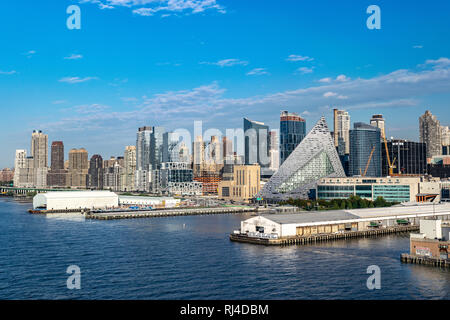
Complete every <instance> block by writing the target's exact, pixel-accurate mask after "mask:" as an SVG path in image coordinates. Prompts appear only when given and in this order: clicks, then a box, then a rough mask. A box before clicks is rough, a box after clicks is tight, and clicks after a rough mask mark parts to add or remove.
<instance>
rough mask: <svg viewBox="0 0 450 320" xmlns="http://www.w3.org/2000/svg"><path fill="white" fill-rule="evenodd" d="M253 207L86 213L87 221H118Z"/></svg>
mask: <svg viewBox="0 0 450 320" xmlns="http://www.w3.org/2000/svg"><path fill="white" fill-rule="evenodd" d="M254 211H255V208H251V207H224V208H178V209H166V210H151V211H138V212H133V211H122V212H105V213H90V212H88V213H86V215H85V217H86V219H93V220H116V219H139V218H158V217H178V216H196V215H212V214H237V213H249V212H254Z"/></svg>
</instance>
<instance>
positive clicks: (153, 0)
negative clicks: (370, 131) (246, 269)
mask: <svg viewBox="0 0 450 320" xmlns="http://www.w3.org/2000/svg"><path fill="white" fill-rule="evenodd" d="M71 4H76V5H78V6H79V7H80V8H81V30H69V29H67V27H66V20H67V18H68V16H69V15H68V14H67V13H66V8H67V7H68V6H69V5H71ZM371 4H376V5H378V6H379V7H380V8H381V29H380V30H369V29H368V28H367V27H366V20H367V18H368V17H369V15H368V14H367V13H366V8H367V7H368V6H369V5H371ZM449 12H450V2H448V1H445V0H441V1H433V0H432V1H427V2H425V1H378V0H377V1H332V0H327V1H325V0H317V1H299V0H278V1H269V0H261V1H255V0H196V1H194V0H190V1H188V0H101V1H99V0H82V1H65V0H59V1H50V0H45V1H36V0H34V1H32V0H26V1H15V2H13V1H2V2H1V4H0V24H1V25H2V32H1V33H0V46H1V50H0V105H1V111H2V117H1V120H0V123H1V128H2V129H1V130H2V135H1V137H2V153H1V155H0V167H6V166H9V167H10V166H12V165H13V161H14V151H15V149H21V148H24V149H29V145H30V136H31V132H32V130H33V129H40V130H43V131H44V132H46V133H48V134H49V140H50V141H53V140H63V141H64V143H65V145H66V151H68V150H69V149H70V148H75V147H85V148H87V149H88V151H89V153H90V155H92V154H94V153H99V154H101V155H102V156H103V157H105V158H109V157H110V156H112V155H120V154H122V153H123V150H124V147H125V146H126V145H132V144H134V143H135V135H136V130H137V128H138V127H139V126H142V125H150V126H153V125H154V126H164V127H166V128H167V129H169V130H174V129H177V128H186V129H188V130H192V128H193V121H194V120H202V121H203V128H204V129H208V128H218V129H220V130H223V131H225V129H226V128H240V127H241V126H242V118H243V117H244V116H245V117H249V118H251V119H254V120H259V121H263V122H266V123H267V124H269V125H270V126H271V128H273V129H277V128H278V126H279V112H280V110H285V109H286V110H289V111H293V112H298V113H300V114H302V115H303V116H304V117H305V118H306V120H307V127H308V128H311V126H312V125H314V123H315V122H316V121H317V120H318V118H319V117H320V116H321V115H325V116H326V117H327V120H328V122H329V124H330V125H331V120H332V112H331V110H332V109H333V108H334V107H338V108H342V109H346V110H348V111H349V112H350V114H351V117H352V122H353V121H355V122H356V121H364V122H367V121H369V119H370V117H371V115H372V114H374V113H382V114H383V115H384V116H385V118H386V122H387V123H386V125H387V133H388V135H389V136H395V137H397V138H406V139H413V140H418V117H419V116H420V115H421V114H423V112H424V111H425V110H426V109H429V110H431V111H432V112H433V113H434V114H436V115H437V116H438V118H439V119H440V120H441V123H442V124H445V125H449V124H450V114H449V112H448V110H449V107H450V60H449V58H450V42H449V40H448V39H450V21H449V19H448V16H449Z"/></svg>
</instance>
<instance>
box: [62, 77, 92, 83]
mask: <svg viewBox="0 0 450 320" xmlns="http://www.w3.org/2000/svg"><path fill="white" fill-rule="evenodd" d="M91 80H98V78H97V77H85V78H80V77H64V78H61V79H59V80H58V81H59V82H65V83H72V84H73V83H81V82H86V81H91Z"/></svg>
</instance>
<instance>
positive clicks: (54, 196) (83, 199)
mask: <svg viewBox="0 0 450 320" xmlns="http://www.w3.org/2000/svg"><path fill="white" fill-rule="evenodd" d="M118 206H119V196H118V195H117V194H115V193H114V192H110V191H61V192H48V193H40V194H38V195H36V196H35V197H34V198H33V208H34V209H44V210H76V209H80V210H81V209H104V208H116V207H118Z"/></svg>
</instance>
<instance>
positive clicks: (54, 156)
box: [50, 141, 64, 171]
mask: <svg viewBox="0 0 450 320" xmlns="http://www.w3.org/2000/svg"><path fill="white" fill-rule="evenodd" d="M51 150H52V151H51V167H50V168H51V169H52V171H54V170H63V169H64V143H63V142H62V141H53V142H52V149H51Z"/></svg>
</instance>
